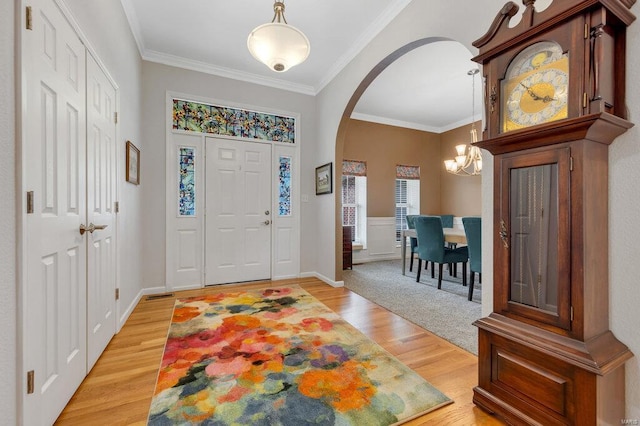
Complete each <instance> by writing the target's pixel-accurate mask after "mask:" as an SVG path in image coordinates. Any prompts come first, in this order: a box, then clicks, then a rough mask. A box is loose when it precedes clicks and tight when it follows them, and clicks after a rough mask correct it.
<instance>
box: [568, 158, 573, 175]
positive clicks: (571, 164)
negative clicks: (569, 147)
mask: <svg viewBox="0 0 640 426" xmlns="http://www.w3.org/2000/svg"><path fill="white" fill-rule="evenodd" d="M569 171H570V172H572V171H573V157H569Z"/></svg>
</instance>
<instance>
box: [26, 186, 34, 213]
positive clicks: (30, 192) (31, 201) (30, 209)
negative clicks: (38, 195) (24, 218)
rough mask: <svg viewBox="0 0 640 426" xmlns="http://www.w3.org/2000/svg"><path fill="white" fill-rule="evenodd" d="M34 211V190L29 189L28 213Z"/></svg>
mask: <svg viewBox="0 0 640 426" xmlns="http://www.w3.org/2000/svg"><path fill="white" fill-rule="evenodd" d="M31 213H33V191H27V214H31Z"/></svg>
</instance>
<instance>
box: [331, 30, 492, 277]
mask: <svg viewBox="0 0 640 426" xmlns="http://www.w3.org/2000/svg"><path fill="white" fill-rule="evenodd" d="M441 42H446V43H441ZM443 44H444V45H450V46H451V45H455V47H456V49H454V50H459V49H457V48H458V47H461V48H462V49H461V50H462V51H463V52H464V54H463V56H464V61H463V65H462V67H463V69H462V74H464V78H468V76H467V75H466V74H467V71H468V69H469V68H470V67H473V66H474V65H475V64H473V63H472V62H471V61H470V59H471V53H470V52H469V51H468V49H467V48H466V47H465V46H464V45H462V44H459V43H458V42H457V41H455V40H451V39H449V38H443V37H429V38H424V39H420V40H416V41H414V42H412V43H409V44H407V45H405V46H402V47H400V48H398V49H397V50H395V51H394V52H392V53H391V54H389V55H388V56H387V57H385V58H384V59H382V60H381V61H380V62H379V63H378V64H377V65H376V66H375V67H373V69H372V70H371V71H370V72H369V73H368V74H367V75H366V76H365V77H364V78H363V80H362V81H361V82H360V84H359V85H358V87H357V88H356V90H355V91H354V93H353V94H352V96H351V98H350V100H349V102H348V103H347V105H346V107H345V110H344V111H343V114H342V116H341V120H340V123H339V126H338V132H337V136H336V148H335V164H336V178H337V177H338V176H337V175H338V174H339V173H340V170H341V165H342V160H343V159H344V152H345V146H346V145H345V144H346V143H347V139H348V137H349V135H348V128H349V123H350V120H352V118H353V117H352V115H353V113H354V110H356V109H360V107H361V105H359V104H358V102H359V101H360V100H361V98H363V95H364V94H365V92H366V91H367V89H369V87H370V86H371V85H372V83H373V82H374V81H375V80H376V79H377V78H378V77H379V76H380V75H381V74H382V73H383V72H385V70H387V68H388V67H389V66H390V65H391V64H393V63H394V62H396V61H398V59H400V58H401V57H403V56H405V55H407V54H408V53H409V52H413V51H414V50H416V49H418V48H420V47H423V46H426V45H432V46H429V49H434V48H435V46H437V45H443ZM426 52H427V50H426V49H425V55H428V53H426ZM418 55H422V51H420V52H413V53H412V54H411V55H407V56H406V57H405V58H403V59H402V61H398V65H394V67H391V68H390V69H389V71H388V72H387V73H385V75H384V77H385V78H386V77H387V76H388V75H389V74H390V73H393V72H395V70H396V69H397V68H398V67H399V66H401V65H400V64H405V63H407V59H408V58H410V57H412V56H413V57H417V56H418ZM431 61H432V62H433V63H434V64H435V62H436V61H438V60H434V59H433V58H431ZM425 67H429V65H428V64H427V65H425ZM385 78H382V77H381V78H380V80H385ZM445 78H447V79H450V76H448V75H447V76H446V77H445V76H444V75H441V77H440V79H445ZM380 80H378V81H380ZM399 84H403V83H399ZM378 85H379V83H378V82H376V84H375V85H374V88H372V91H375V87H377V86H378ZM459 86H462V87H463V91H464V92H465V95H466V94H468V95H469V97H471V91H470V90H469V89H471V83H470V82H469V86H468V87H467V85H466V80H465V81H463V82H462V84H459ZM370 93H371V91H370V92H368V93H367V96H365V97H364V98H365V99H366V98H367V97H369V95H370ZM443 96H444V95H442V96H441V98H440V100H441V101H444V100H446V99H444V98H443ZM480 98H481V97H478V99H480ZM439 103H440V102H436V103H435V104H434V105H438V104H439ZM464 106H465V107H464V110H465V113H466V112H468V113H470V112H471V101H469V105H468V107H467V106H466V104H464ZM436 109H437V108H436ZM467 109H468V111H467ZM356 112H357V111H356ZM425 114H428V111H425ZM464 118H465V119H466V118H467V117H466V116H465V117H464ZM467 123H470V121H469V122H464V125H466V124H467ZM461 125H462V124H461ZM432 134H433V133H432ZM349 140H352V139H349ZM351 146H353V145H351ZM400 164H405V163H400ZM435 167H437V166H435ZM435 167H433V166H432V167H431V169H432V170H433V169H434V168H435ZM394 170H395V169H394ZM438 173H439V172H438ZM394 176H395V175H394ZM336 180H337V179H336ZM337 182H340V180H337ZM386 192H387V191H386V189H385V190H384V193H386ZM335 221H336V222H335V224H336V227H335V229H336V235H335V254H336V258H335V264H336V271H335V275H336V280H338V281H340V280H342V245H341V244H342V200H341V197H340V196H336V198H335ZM385 235H386V234H385Z"/></svg>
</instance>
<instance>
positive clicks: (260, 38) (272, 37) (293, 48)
mask: <svg viewBox="0 0 640 426" xmlns="http://www.w3.org/2000/svg"><path fill="white" fill-rule="evenodd" d="M273 11H274V15H273V20H271V22H270V23H267V24H263V25H260V26H258V27H256V28H254V29H253V31H251V33H250V34H249V38H248V39H247V47H248V48H249V52H250V53H251V55H252V56H253V57H254V58H256V59H257V60H258V61H260V62H262V63H263V64H265V65H266V66H267V67H269V68H270V69H272V70H273V71H276V72H285V71H287V70H288V69H289V68H291V67H293V66H295V65H298V64H300V63H302V62H304V60H305V59H307V56H309V51H310V50H311V45H310V44H309V39H308V38H307V36H305V35H304V33H303V32H302V31H300V30H299V29H297V28H296V27H293V26H291V25H289V24H288V23H287V20H286V19H285V17H284V3H283V2H281V1H276V2H275V3H274V4H273ZM283 22H284V23H283Z"/></svg>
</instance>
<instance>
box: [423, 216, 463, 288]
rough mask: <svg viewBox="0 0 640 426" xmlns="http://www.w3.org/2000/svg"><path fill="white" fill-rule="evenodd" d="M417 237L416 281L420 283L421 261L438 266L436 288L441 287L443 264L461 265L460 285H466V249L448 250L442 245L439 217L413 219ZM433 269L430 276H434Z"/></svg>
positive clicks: (442, 236)
mask: <svg viewBox="0 0 640 426" xmlns="http://www.w3.org/2000/svg"><path fill="white" fill-rule="evenodd" d="M414 222H415V226H416V233H417V235H418V247H417V250H416V253H417V254H418V273H417V277H416V281H420V270H421V269H422V261H423V260H424V261H427V262H433V263H434V268H435V264H436V263H437V264H438V288H441V286H442V265H443V264H445V263H462V283H463V285H466V284H467V261H468V260H469V253H468V250H467V247H466V246H465V247H459V248H449V247H446V246H445V244H444V231H443V229H442V228H443V226H442V218H441V217H440V216H418V217H416V218H415V219H414ZM434 268H432V269H431V276H432V277H433V276H434Z"/></svg>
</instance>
